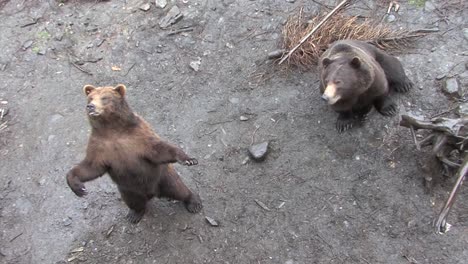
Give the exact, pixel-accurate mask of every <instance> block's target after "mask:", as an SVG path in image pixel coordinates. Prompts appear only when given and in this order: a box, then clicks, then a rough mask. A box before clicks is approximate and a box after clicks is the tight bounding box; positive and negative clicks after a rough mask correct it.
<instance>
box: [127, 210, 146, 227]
mask: <svg viewBox="0 0 468 264" xmlns="http://www.w3.org/2000/svg"><path fill="white" fill-rule="evenodd" d="M144 214H145V211H142V212H137V211H135V210H133V209H130V210H128V214H127V216H126V218H127V220H128V221H129V222H130V223H132V224H137V223H138V222H140V220H141V219H142V218H143V215H144Z"/></svg>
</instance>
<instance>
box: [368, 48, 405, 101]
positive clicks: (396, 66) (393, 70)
mask: <svg viewBox="0 0 468 264" xmlns="http://www.w3.org/2000/svg"><path fill="white" fill-rule="evenodd" d="M376 60H377V62H378V63H379V64H380V66H381V67H382V69H383V70H384V72H385V76H386V77H387V80H388V85H389V87H390V89H393V90H394V91H396V92H399V93H405V92H408V91H409V90H410V89H411V88H412V87H413V82H412V81H411V80H410V79H409V78H408V76H406V74H405V70H404V69H403V65H402V64H401V62H400V61H399V60H398V59H397V58H395V57H393V56H390V55H388V54H386V53H384V52H382V51H380V50H377V51H376Z"/></svg>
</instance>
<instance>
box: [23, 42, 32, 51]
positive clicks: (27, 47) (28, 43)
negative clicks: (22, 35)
mask: <svg viewBox="0 0 468 264" xmlns="http://www.w3.org/2000/svg"><path fill="white" fill-rule="evenodd" d="M32 44H33V41H32V40H26V42H24V43H23V46H22V49H23V50H27V49H29V48H30V47H31V46H32Z"/></svg>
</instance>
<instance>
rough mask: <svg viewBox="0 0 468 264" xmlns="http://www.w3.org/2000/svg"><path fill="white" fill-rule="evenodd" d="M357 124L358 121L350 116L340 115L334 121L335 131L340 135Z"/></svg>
mask: <svg viewBox="0 0 468 264" xmlns="http://www.w3.org/2000/svg"><path fill="white" fill-rule="evenodd" d="M357 123H359V121H358V120H357V119H356V118H353V116H352V115H342V114H340V115H339V116H338V119H337V120H336V130H338V132H339V133H342V132H345V131H346V130H349V129H351V128H353V127H354V126H355V125H356V124H357Z"/></svg>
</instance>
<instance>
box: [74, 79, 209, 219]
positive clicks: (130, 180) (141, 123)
mask: <svg viewBox="0 0 468 264" xmlns="http://www.w3.org/2000/svg"><path fill="white" fill-rule="evenodd" d="M83 91H84V93H85V94H86V96H87V98H88V104H87V105H86V110H87V113H88V119H89V123H90V124H91V128H92V130H91V135H90V138H89V142H88V147H87V151H86V157H85V159H84V160H83V161H82V162H81V163H79V164H78V165H76V166H75V167H74V168H73V169H71V170H70V171H69V172H68V173H67V183H68V186H70V188H71V189H72V191H73V192H74V193H75V194H76V195H78V196H80V197H81V196H83V195H85V194H86V193H87V191H86V188H85V186H84V183H85V182H87V181H91V180H94V179H96V178H98V177H100V176H102V175H103V174H104V173H106V172H107V173H108V174H109V175H110V177H111V178H112V180H113V181H114V182H115V183H116V184H117V187H118V189H119V191H120V194H121V195H122V199H123V201H124V202H125V203H126V204H127V206H128V207H129V208H130V210H129V212H128V215H127V219H128V220H129V221H130V222H132V223H138V222H139V221H140V220H141V218H142V217H143V214H144V213H145V208H146V203H147V202H148V201H149V200H150V199H151V198H153V197H154V196H156V197H167V198H172V199H175V200H179V201H182V202H184V204H185V207H186V208H187V210H188V211H189V212H191V213H197V212H199V211H200V210H201V208H202V203H201V200H200V197H199V196H198V194H196V193H193V192H191V191H190V190H189V189H188V188H187V186H185V184H184V183H183V182H182V180H181V179H180V177H179V175H178V174H177V172H176V171H175V170H174V168H173V167H172V165H171V164H170V163H174V162H179V163H181V164H184V165H187V166H191V165H196V164H197V163H198V162H197V160H196V159H193V158H190V157H189V156H187V154H185V153H184V151H183V150H182V149H180V148H178V147H176V146H174V145H171V144H169V143H166V142H164V141H162V140H161V139H160V138H159V136H158V135H157V134H156V133H155V132H154V131H153V130H152V129H151V127H150V125H149V124H148V123H147V122H146V121H145V120H143V118H141V117H139V116H138V115H136V114H135V113H133V111H132V110H131V109H130V107H129V106H128V104H127V101H126V100H125V92H126V87H125V86H124V85H117V86H116V87H97V88H96V87H94V86H92V85H86V86H84V88H83Z"/></svg>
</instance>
